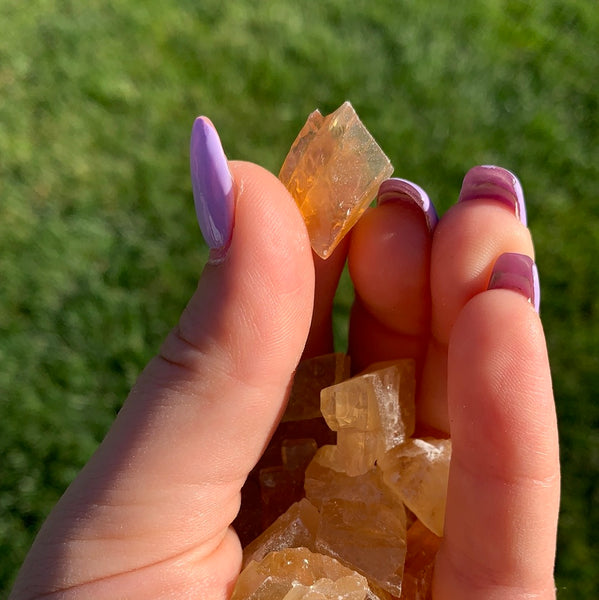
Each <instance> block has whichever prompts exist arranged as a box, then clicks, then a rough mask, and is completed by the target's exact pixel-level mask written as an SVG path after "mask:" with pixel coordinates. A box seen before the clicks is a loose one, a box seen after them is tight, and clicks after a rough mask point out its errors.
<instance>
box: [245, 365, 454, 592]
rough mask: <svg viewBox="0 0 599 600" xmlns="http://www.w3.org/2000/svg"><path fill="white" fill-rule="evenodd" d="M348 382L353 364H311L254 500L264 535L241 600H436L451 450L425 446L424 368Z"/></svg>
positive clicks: (431, 443) (250, 510)
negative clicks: (418, 383)
mask: <svg viewBox="0 0 599 600" xmlns="http://www.w3.org/2000/svg"><path fill="white" fill-rule="evenodd" d="M348 374H349V359H348V358H347V357H346V356H344V355H342V354H329V355H325V356H322V357H317V358H313V359H309V360H307V361H304V362H302V363H300V366H299V368H298V370H297V373H296V377H295V380H294V384H293V388H292V391H291V395H290V401H289V404H288V407H287V411H286V414H285V416H284V417H283V420H282V423H281V424H280V425H279V429H278V430H277V432H275V435H274V436H273V439H272V441H271V443H270V445H269V448H268V449H267V451H266V452H265V454H264V457H263V458H262V459H261V462H260V463H259V464H258V465H257V467H256V470H255V473H254V474H253V476H250V478H249V479H248V483H246V486H249V487H250V488H251V489H254V488H253V486H255V487H256V489H255V490H254V491H253V492H252V493H250V494H249V495H248V494H247V493H246V490H245V488H244V493H243V494H242V496H243V501H242V510H241V511H240V515H239V517H238V520H237V522H236V523H235V525H236V526H237V527H238V531H241V532H243V531H246V532H247V530H248V528H247V526H244V522H245V521H247V520H248V519H249V520H251V519H254V521H256V520H257V521H258V522H259V523H261V524H262V528H261V529H262V531H261V533H259V534H257V535H256V537H255V539H253V540H252V541H249V540H245V541H246V542H247V541H249V543H247V544H246V545H245V548H244V561H243V565H244V569H243V571H242V573H241V575H240V577H239V580H238V583H237V586H236V588H235V591H234V594H233V600H267V599H268V600H279V599H285V600H296V599H298V600H299V599H303V600H328V599H335V600H337V599H347V600H376V599H377V598H378V599H379V600H391V599H395V598H402V599H408V600H426V599H427V598H429V597H430V587H431V581H432V575H433V567H434V560H435V555H436V553H437V550H438V548H439V544H440V541H441V537H440V536H441V535H442V531H443V516H444V513H445V496H446V490H447V479H448V472H449V460H450V455H451V442H450V440H449V439H444V438H432V437H427V438H417V437H414V429H415V407H414V395H415V374H414V362H413V361H412V360H399V361H394V362H390V363H384V364H377V365H373V366H372V367H370V368H369V369H368V370H367V371H365V372H363V373H361V374H359V375H357V376H355V377H351V378H350V377H348ZM314 380H318V382H319V385H321V386H322V390H318V391H317V390H316V389H315V388H314V385H313V384H314ZM315 395H317V396H319V398H320V411H319V412H320V414H319V415H316V414H315V411H314V406H315V402H316V400H315ZM304 405H305V406H304ZM327 425H328V427H327ZM310 431H312V432H313V435H312V436H311V437H310V435H309V432H310ZM327 431H328V434H327V433H326V432H327ZM335 434H336V435H335ZM275 505H276V506H275ZM242 538H243V536H242ZM242 541H244V540H243V539H242Z"/></svg>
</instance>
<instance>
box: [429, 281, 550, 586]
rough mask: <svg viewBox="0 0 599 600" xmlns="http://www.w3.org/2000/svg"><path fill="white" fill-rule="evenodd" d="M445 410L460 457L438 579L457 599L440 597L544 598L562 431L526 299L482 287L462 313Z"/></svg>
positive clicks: (452, 346) (536, 323) (541, 341)
mask: <svg viewBox="0 0 599 600" xmlns="http://www.w3.org/2000/svg"><path fill="white" fill-rule="evenodd" d="M448 405H449V406H448V409H449V419H450V427H451V436H452V443H453V452H452V465H451V470H450V482H449V489H448V499H447V514H446V527H445V542H444V546H443V548H442V550H441V552H440V554H439V558H438V563H437V574H436V578H437V581H439V582H440V581H441V580H443V581H444V582H445V584H447V582H448V581H451V582H452V585H453V586H454V587H455V589H454V592H455V591H456V590H457V591H458V593H456V594H455V595H452V594H451V593H443V592H441V591H440V593H439V597H440V598H454V597H455V598H457V597H459V598H480V597H496V598H511V597H516V596H515V595H514V594H516V593H520V594H521V595H522V597H524V596H525V594H532V595H534V596H535V597H545V595H544V594H546V592H547V590H550V589H551V587H552V580H553V564H554V558H555V544H556V528H557V513H558V507H559V454H558V438H557V425H556V417H555V407H554V402H553V394H552V388H551V375H550V370H549V361H548V358H547V349H546V344H545V338H544V334H543V329H542V325H541V322H540V320H539V317H538V314H537V313H536V312H535V310H534V308H533V307H532V306H531V304H530V303H529V302H527V301H526V299H525V298H523V297H522V295H521V294H520V293H516V292H514V291H513V290H509V289H494V290H489V291H485V292H482V293H480V294H478V295H477V296H475V297H474V298H472V299H471V300H470V301H469V302H468V303H467V304H466V306H465V307H464V308H463V310H462V311H461V312H460V315H459V317H458V319H457V320H456V323H455V326H454V328H453V330H452V334H451V338H450V341H449V355H448ZM444 587H445V586H444ZM450 587H451V586H450ZM492 594H495V595H492ZM502 594H503V595H502ZM518 597H519V596H518ZM526 597H528V596H526Z"/></svg>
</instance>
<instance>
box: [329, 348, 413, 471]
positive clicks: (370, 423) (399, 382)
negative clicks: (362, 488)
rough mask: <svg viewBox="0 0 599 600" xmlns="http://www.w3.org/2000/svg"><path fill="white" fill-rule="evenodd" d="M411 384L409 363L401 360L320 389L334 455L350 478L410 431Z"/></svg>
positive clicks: (372, 462) (366, 468)
mask: <svg viewBox="0 0 599 600" xmlns="http://www.w3.org/2000/svg"><path fill="white" fill-rule="evenodd" d="M415 386H416V377H415V365H414V361H413V360H411V359H405V360H399V361H397V362H393V363H386V366H383V367H382V368H376V367H375V368H374V369H373V370H369V372H366V373H363V374H361V375H358V376H356V377H352V378H351V379H348V380H346V381H344V382H342V383H339V384H337V385H334V386H330V387H327V388H325V389H323V390H322V392H321V394H320V408H321V411H322V414H323V416H324V418H325V420H326V422H327V425H328V426H329V427H330V428H331V429H332V430H333V431H336V432H337V446H338V449H339V454H340V457H342V460H343V461H344V467H345V469H346V470H347V472H348V473H349V474H350V475H353V476H355V475H361V474H362V473H365V472H366V471H368V470H369V469H371V468H372V467H374V463H375V461H376V460H378V459H380V458H382V457H383V455H384V454H385V452H388V451H389V450H391V449H392V448H395V447H396V446H397V445H399V444H401V443H402V442H404V441H405V440H406V439H407V438H408V437H410V436H411V435H412V433H414V427H415V420H416V408H415V402H414V395H415Z"/></svg>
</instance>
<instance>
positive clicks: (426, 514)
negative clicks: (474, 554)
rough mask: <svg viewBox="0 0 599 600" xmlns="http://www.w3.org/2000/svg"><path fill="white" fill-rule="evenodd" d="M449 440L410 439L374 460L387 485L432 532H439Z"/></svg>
mask: <svg viewBox="0 0 599 600" xmlns="http://www.w3.org/2000/svg"><path fill="white" fill-rule="evenodd" d="M450 458H451V440H444V439H443V440H439V439H434V438H425V439H418V438H414V439H410V440H408V441H407V442H406V443H405V444H402V445H401V446H397V447H396V448H393V449H392V450H391V451H389V452H388V453H387V454H385V456H383V457H382V459H381V460H380V461H379V462H378V464H379V466H380V468H381V470H382V471H383V480H384V481H385V483H386V484H387V485H388V486H389V489H390V490H392V491H393V492H394V493H396V494H397V496H398V498H399V499H400V500H401V501H402V502H404V503H405V505H406V506H407V507H408V508H409V509H410V510H411V511H412V512H413V513H414V514H415V515H416V516H417V517H418V519H420V520H421V521H422V522H423V523H424V524H425V525H426V526H427V527H428V528H429V529H430V530H431V531H432V532H433V533H435V534H436V535H438V536H442V535H443V525H444V521H445V504H446V500H447V483H448V479H449V462H450Z"/></svg>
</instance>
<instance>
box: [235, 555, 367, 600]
mask: <svg viewBox="0 0 599 600" xmlns="http://www.w3.org/2000/svg"><path fill="white" fill-rule="evenodd" d="M323 580H324V581H323ZM327 580H328V581H327ZM328 582H330V583H328ZM315 584H316V587H315V588H314V592H315V593H320V594H323V592H327V595H324V594H323V595H321V596H320V597H319V596H318V595H314V596H310V595H309V593H310V591H311V590H310V589H307V590H306V589H302V588H300V589H299V592H301V594H300V595H299V596H296V595H293V594H292V595H291V596H289V597H288V596H287V594H289V592H291V591H292V590H293V588H295V587H298V586H303V587H304V588H311V587H312V586H314V585H315ZM331 584H337V585H331ZM360 590H361V591H362V593H361V595H360V593H359V591H360ZM302 594H303V595H302ZM284 598H287V600H296V599H297V598H303V599H305V600H328V599H335V600H337V599H340V600H365V599H366V598H372V596H371V594H370V589H369V587H368V582H367V580H366V579H365V578H364V577H363V576H361V575H359V574H358V573H356V572H354V571H353V570H351V569H348V568H347V567H345V566H343V565H342V564H340V563H339V562H338V561H337V560H335V559H334V558H332V557H330V556H324V555H322V554H316V553H313V552H310V551H309V550H308V549H306V548H287V549H285V550H281V551H279V552H271V553H270V554H267V555H266V556H265V557H264V559H263V560H262V561H260V562H255V561H251V562H250V563H249V564H248V565H247V567H246V568H245V569H244V570H243V571H242V572H241V575H240V576H239V579H238V580H237V584H236V586H235V589H234V590H233V595H232V596H231V600H279V599H284Z"/></svg>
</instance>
